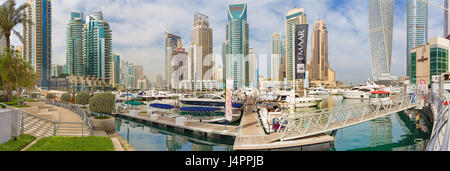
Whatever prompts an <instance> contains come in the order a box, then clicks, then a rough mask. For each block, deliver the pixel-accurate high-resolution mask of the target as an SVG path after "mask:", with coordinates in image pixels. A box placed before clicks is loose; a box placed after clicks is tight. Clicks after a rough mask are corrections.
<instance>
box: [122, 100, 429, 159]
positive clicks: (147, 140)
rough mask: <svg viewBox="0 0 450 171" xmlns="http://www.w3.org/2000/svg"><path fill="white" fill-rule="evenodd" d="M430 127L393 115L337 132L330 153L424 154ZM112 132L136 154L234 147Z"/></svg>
mask: <svg viewBox="0 0 450 171" xmlns="http://www.w3.org/2000/svg"><path fill="white" fill-rule="evenodd" d="M360 102H362V101H361V100H352V99H343V97H342V96H329V97H328V98H326V99H325V100H324V101H322V102H321V103H320V105H319V107H316V108H309V109H299V110H298V111H297V112H302V111H305V110H306V111H307V110H314V109H318V108H329V107H337V106H341V105H349V104H354V103H360ZM431 126H432V124H431V123H430V121H429V119H428V118H427V117H426V116H425V114H423V113H420V112H419V111H406V112H400V113H395V114H392V115H389V116H386V117H384V118H380V119H376V120H372V121H368V122H365V123H362V124H359V125H355V126H351V127H347V128H344V129H340V130H338V131H337V134H336V137H335V142H334V144H333V145H332V147H331V149H330V151H424V150H425V147H426V145H427V143H428V140H429V138H430V135H431V130H432V127H431ZM116 130H117V132H118V133H119V134H120V135H121V136H122V137H123V138H124V139H125V140H127V141H128V143H129V144H130V145H131V146H133V147H134V148H135V149H136V150H137V151H231V150H233V143H234V140H233V138H225V139H221V140H214V139H207V138H202V137H197V136H194V135H191V134H189V133H181V132H177V131H175V130H171V129H170V128H168V129H164V128H159V127H154V126H150V125H146V124H142V123H137V122H133V121H129V120H126V119H121V118H116Z"/></svg>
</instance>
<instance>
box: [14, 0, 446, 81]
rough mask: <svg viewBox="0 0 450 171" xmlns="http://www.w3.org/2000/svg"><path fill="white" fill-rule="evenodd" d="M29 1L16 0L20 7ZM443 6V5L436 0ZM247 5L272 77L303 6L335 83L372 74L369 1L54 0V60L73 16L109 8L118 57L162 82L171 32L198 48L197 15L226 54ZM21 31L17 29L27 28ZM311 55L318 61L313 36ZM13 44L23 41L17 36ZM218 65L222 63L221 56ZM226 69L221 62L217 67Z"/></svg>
mask: <svg viewBox="0 0 450 171" xmlns="http://www.w3.org/2000/svg"><path fill="white" fill-rule="evenodd" d="M25 1H26V0H17V2H18V4H21V3H24V2H25ZM406 1H407V0H395V7H394V30H393V31H394V32H393V53H392V70H391V73H392V75H394V76H404V75H406ZM429 1H430V2H432V3H433V4H436V5H441V6H443V1H442V0H429ZM228 3H247V4H248V11H247V15H248V23H249V27H250V31H249V34H250V47H251V48H254V53H255V54H256V55H257V56H260V57H259V67H260V73H262V74H261V75H263V76H266V70H267V55H268V54H270V37H271V35H272V33H281V34H282V35H283V37H285V34H286V33H285V32H286V31H285V30H286V28H285V27H286V24H285V16H286V14H287V13H288V11H289V10H290V9H292V8H293V7H297V8H304V9H305V13H306V14H307V20H308V24H309V25H310V28H309V32H310V33H311V31H312V30H313V26H312V25H313V23H314V22H315V21H316V20H318V19H322V20H323V21H324V22H325V24H326V25H327V29H328V38H329V40H328V43H329V57H328V59H329V62H330V65H331V68H332V69H333V70H334V71H335V72H336V79H337V80H339V81H343V82H344V83H346V84H347V85H348V84H359V83H362V82H363V81H364V80H367V79H369V78H370V77H371V69H370V37H369V22H368V20H369V14H368V11H369V10H368V0H239V1H238V0H53V1H52V7H53V9H52V24H53V25H52V32H53V35H52V36H53V39H52V46H53V52H52V57H53V61H52V62H53V63H54V64H65V61H66V25H67V23H68V22H69V20H70V12H72V11H76V12H83V13H84V15H85V16H87V15H89V14H91V13H93V12H95V11H102V12H103V16H104V19H105V20H107V21H108V22H109V23H110V25H111V29H112V39H113V53H115V54H119V55H121V59H122V60H127V61H129V62H132V63H134V64H137V65H143V66H144V72H145V75H146V76H147V77H148V78H149V79H150V80H151V81H155V80H156V76H157V74H161V75H162V76H164V73H163V71H164V33H165V31H166V30H168V31H169V32H171V33H174V34H177V35H179V36H181V37H182V39H183V45H184V48H188V47H189V45H190V44H191V29H192V26H193V24H194V23H193V22H194V21H193V20H194V14H195V13H196V12H201V13H203V14H205V15H208V16H209V20H210V27H211V28H212V29H213V46H214V53H216V54H218V56H219V55H221V49H222V47H221V46H222V42H223V41H224V40H225V38H226V36H225V27H226V24H227V4H228ZM443 14H444V12H443V10H442V9H440V8H436V7H434V6H431V5H430V6H429V14H428V15H429V16H428V18H429V25H428V38H432V37H435V36H441V37H442V36H443V34H444V33H443V32H444V31H443V25H444V15H443ZM21 27H22V26H17V27H16V28H15V29H16V30H18V31H20V32H21V31H22V29H21ZM309 35H310V37H309V40H308V41H309V43H308V56H309V59H311V53H310V51H311V35H312V34H309ZM12 43H13V45H14V44H16V45H18V44H19V43H20V41H19V40H18V39H17V38H13V40H12ZM216 61H217V62H216V63H219V62H220V61H222V60H221V58H219V57H218V58H217V59H216ZM218 65H221V64H218Z"/></svg>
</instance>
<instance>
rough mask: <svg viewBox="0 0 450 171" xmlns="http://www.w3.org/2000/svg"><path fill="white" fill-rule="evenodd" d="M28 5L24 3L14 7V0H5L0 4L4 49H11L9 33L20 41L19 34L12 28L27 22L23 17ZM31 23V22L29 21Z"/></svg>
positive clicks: (0, 30)
mask: <svg viewBox="0 0 450 171" xmlns="http://www.w3.org/2000/svg"><path fill="white" fill-rule="evenodd" d="M27 7H28V4H27V3H25V4H23V5H21V6H19V7H18V8H16V1H15V0H7V1H6V2H4V3H3V4H2V5H1V6H0V33H1V35H3V36H5V40H6V51H7V52H9V51H10V50H11V34H12V33H14V34H15V35H16V36H17V37H19V39H20V40H21V41H22V36H21V34H20V33H19V32H18V31H16V30H14V27H15V26H17V25H18V24H24V23H27V24H28V23H29V22H30V21H27V19H26V17H24V11H25V9H26V8H27ZM30 24H31V23H30Z"/></svg>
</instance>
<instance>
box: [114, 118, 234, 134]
mask: <svg viewBox="0 0 450 171" xmlns="http://www.w3.org/2000/svg"><path fill="white" fill-rule="evenodd" d="M113 115H116V116H121V117H123V118H126V119H131V120H136V121H139V122H142V123H147V124H158V125H159V126H160V127H173V128H175V129H176V130H177V131H181V132H183V131H185V130H189V131H192V132H193V133H194V135H197V136H207V137H210V138H215V139H220V137H221V136H231V137H236V136H237V135H238V127H237V126H230V125H218V124H210V123H203V122H197V121H189V120H188V121H186V122H185V124H184V125H180V124H177V123H176V118H170V117H162V116H160V117H158V118H151V117H150V115H147V114H145V115H139V114H138V115H136V116H132V115H130V114H125V113H117V114H113Z"/></svg>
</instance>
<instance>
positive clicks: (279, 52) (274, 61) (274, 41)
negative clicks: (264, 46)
mask: <svg viewBox="0 0 450 171" xmlns="http://www.w3.org/2000/svg"><path fill="white" fill-rule="evenodd" d="M270 42H271V43H270V62H269V64H270V70H271V72H269V78H271V79H272V81H280V79H281V78H280V72H279V71H280V66H281V59H282V57H283V47H282V46H283V43H282V42H283V40H282V39H281V33H272V37H271V41H270Z"/></svg>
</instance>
